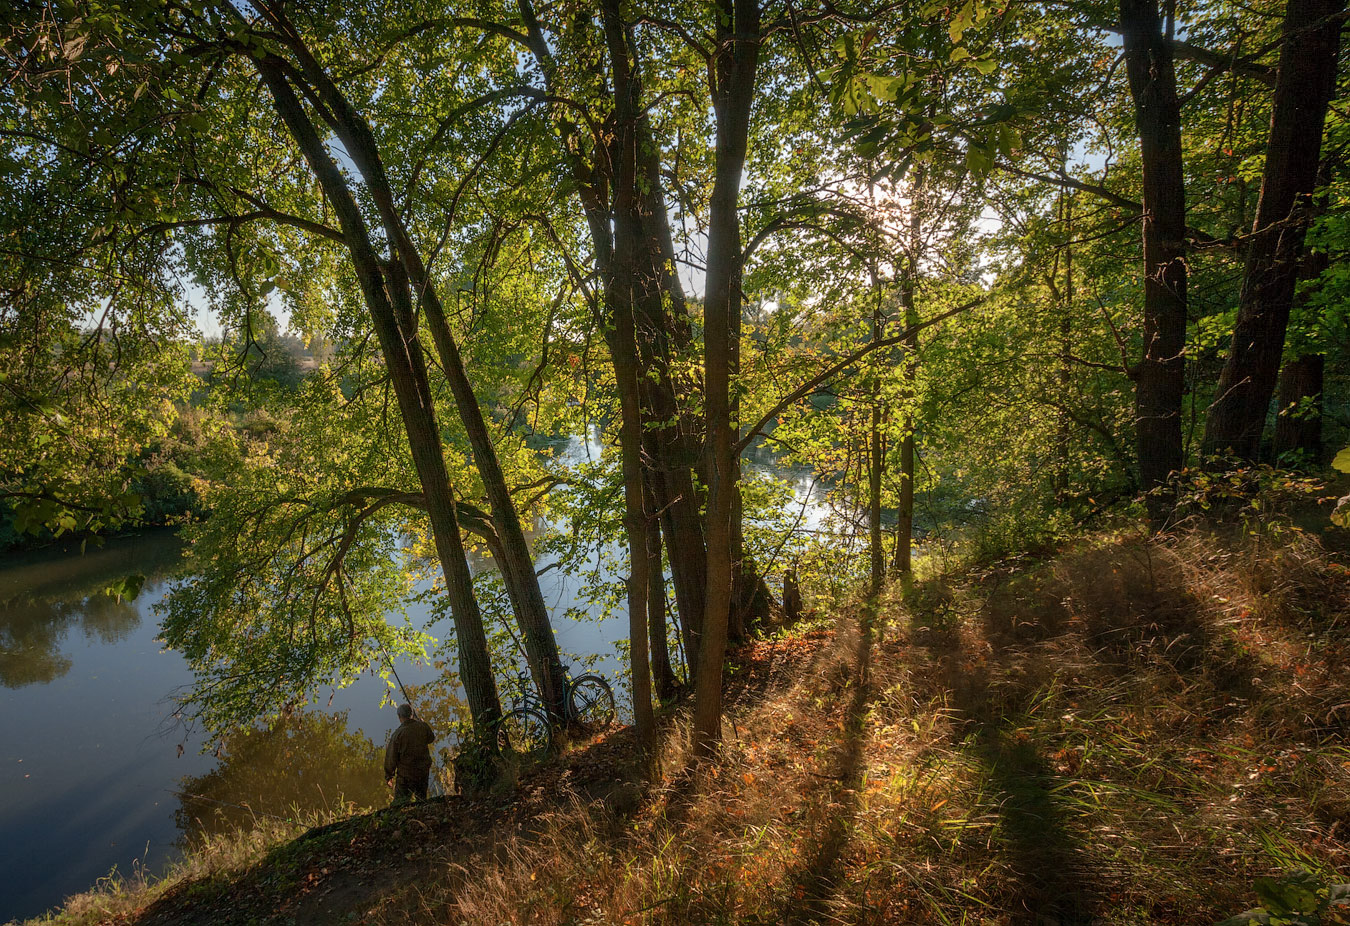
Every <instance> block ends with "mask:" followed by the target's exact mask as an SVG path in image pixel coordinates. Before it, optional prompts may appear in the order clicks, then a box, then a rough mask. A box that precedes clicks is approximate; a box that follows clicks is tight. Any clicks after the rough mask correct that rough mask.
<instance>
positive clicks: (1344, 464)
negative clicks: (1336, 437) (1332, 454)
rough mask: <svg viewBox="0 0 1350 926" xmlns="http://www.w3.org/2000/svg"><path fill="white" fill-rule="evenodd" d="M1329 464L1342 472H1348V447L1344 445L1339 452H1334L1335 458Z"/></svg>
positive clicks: (1349, 471) (1349, 457)
mask: <svg viewBox="0 0 1350 926" xmlns="http://www.w3.org/2000/svg"><path fill="white" fill-rule="evenodd" d="M1331 466H1332V468H1333V469H1338V470H1340V471H1341V472H1343V473H1350V447H1346V448H1345V449H1344V450H1342V451H1341V452H1340V453H1338V454H1336V458H1335V459H1334V460H1332V461H1331Z"/></svg>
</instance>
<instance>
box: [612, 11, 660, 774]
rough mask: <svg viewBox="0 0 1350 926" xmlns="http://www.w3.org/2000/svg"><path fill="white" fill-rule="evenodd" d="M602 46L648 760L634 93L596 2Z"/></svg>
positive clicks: (636, 688)
mask: <svg viewBox="0 0 1350 926" xmlns="http://www.w3.org/2000/svg"><path fill="white" fill-rule="evenodd" d="M601 15H602V18H603V20H604V29H605V40H606V44H607V45H608V46H609V53H610V59H611V69H612V70H611V73H612V76H613V81H614V100H615V114H614V122H615V125H614V143H613V145H612V146H611V151H612V152H613V157H614V161H615V175H614V256H613V260H612V263H611V272H610V275H609V278H608V280H607V281H606V284H607V295H606V300H605V302H606V307H607V309H608V310H609V316H610V317H609V320H608V321H609V322H610V323H611V324H612V327H611V328H610V330H609V342H610V353H611V355H612V358H613V363H614V384H615V386H616V387H617V389H618V391H619V407H620V412H621V416H622V421H621V423H620V432H619V451H620V459H621V461H622V469H623V495H624V530H625V533H626V534H627V535H628V638H629V647H630V649H629V657H630V658H629V663H630V666H629V667H630V670H631V671H632V677H633V718H634V725H635V726H636V728H637V736H638V742H639V744H640V747H641V749H642V750H643V752H644V753H646V754H648V755H650V754H652V753H653V752H654V750H655V746H656V721H655V717H654V715H653V713H652V682H651V672H650V668H649V660H648V652H647V632H648V631H647V580H648V570H649V566H648V560H647V555H648V554H647V549H648V542H647V526H648V517H647V512H646V511H645V506H644V483H645V480H644V476H643V466H642V445H643V422H642V394H641V385H640V380H641V378H642V373H641V369H640V366H639V362H638V346H637V309H636V306H635V304H634V303H635V301H636V300H635V296H636V280H635V274H634V259H635V251H636V245H637V243H638V239H639V235H640V229H639V227H638V211H639V202H638V193H637V125H636V122H637V115H636V114H637V107H638V105H639V101H638V100H637V99H636V98H635V92H636V89H637V88H636V86H635V85H634V84H633V82H632V81H631V80H630V70H629V54H628V34H627V29H626V28H625V27H624V24H623V21H622V19H621V18H620V15H619V3H618V0H603V2H602V3H601Z"/></svg>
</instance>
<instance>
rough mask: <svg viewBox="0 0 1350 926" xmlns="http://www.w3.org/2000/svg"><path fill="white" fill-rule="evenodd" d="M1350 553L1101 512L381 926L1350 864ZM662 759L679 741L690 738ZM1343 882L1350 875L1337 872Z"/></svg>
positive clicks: (876, 633)
mask: <svg viewBox="0 0 1350 926" xmlns="http://www.w3.org/2000/svg"><path fill="white" fill-rule="evenodd" d="M1347 614H1350V569H1346V567H1345V566H1344V564H1343V563H1341V562H1338V561H1337V559H1336V558H1334V557H1332V556H1330V555H1328V554H1327V553H1326V552H1324V551H1323V550H1322V549H1321V547H1320V546H1319V545H1318V543H1317V541H1316V540H1314V539H1312V538H1310V537H1307V536H1305V535H1302V534H1300V533H1298V532H1288V533H1285V534H1283V535H1281V536H1280V537H1278V538H1277V539H1276V540H1275V541H1272V540H1271V538H1269V537H1242V538H1240V539H1237V540H1232V539H1229V540H1224V539H1222V538H1219V537H1215V536H1211V535H1204V534H1200V533H1192V534H1187V535H1185V536H1179V537H1173V538H1171V539H1168V540H1166V541H1149V540H1146V539H1144V538H1143V537H1140V536H1137V535H1136V536H1131V535H1124V536H1114V537H1107V538H1096V539H1094V540H1093V541H1091V542H1086V541H1085V542H1083V543H1082V544H1080V545H1079V546H1077V547H1075V548H1073V549H1069V550H1065V551H1062V552H1061V553H1060V554H1058V555H1056V556H1053V557H1048V558H1045V559H1042V560H1040V561H1035V562H1025V561H1024V562H1020V563H1013V564H1005V565H1002V566H999V567H996V568H992V569H988V570H986V571H985V572H983V573H981V574H978V575H974V576H971V575H966V576H962V577H959V578H957V577H941V576H938V577H931V578H929V579H927V580H925V581H921V582H919V583H918V584H917V585H916V586H915V587H913V588H912V589H910V590H909V591H908V592H905V593H902V592H900V591H899V590H896V591H895V592H894V593H893V597H892V598H891V599H890V600H888V601H886V602H884V603H883V604H882V606H881V609H880V614H879V615H878V616H877V617H875V618H873V619H869V618H867V616H866V614H865V613H864V612H863V611H862V610H861V608H860V607H859V608H855V613H853V614H849V615H845V616H844V617H843V618H842V619H841V621H840V625H839V627H840V630H839V633H838V634H837V635H836V636H835V637H834V639H833V640H832V642H831V644H830V645H829V646H827V647H826V648H825V649H823V650H822V651H821V652H820V653H819V654H818V655H817V656H816V657H815V658H814V660H813V661H812V663H811V665H810V668H809V670H808V671H805V672H804V673H803V674H802V675H801V677H800V679H799V681H798V682H797V683H796V684H795V685H794V686H792V687H791V689H790V690H787V691H783V692H781V693H779V694H777V695H774V696H771V697H769V698H767V699H765V700H763V701H761V702H759V703H757V704H754V705H753V706H749V707H747V708H746V709H745V710H744V711H743V712H741V713H740V714H739V715H738V716H735V722H734V729H733V727H732V726H730V725H729V726H728V736H729V744H728V747H727V749H726V753H725V755H724V758H723V761H722V762H720V763H719V764H718V765H716V766H715V767H704V768H701V769H698V770H696V771H694V772H692V773H687V774H685V775H684V776H677V777H673V778H667V779H665V780H663V781H661V782H660V783H659V784H658V785H657V786H655V787H653V788H652V789H651V790H650V791H649V793H648V794H647V796H646V799H645V801H643V802H642V803H641V806H640V808H639V809H638V810H637V811H636V812H635V813H633V814H631V815H623V814H614V813H610V812H607V811H606V810H604V809H603V808H601V807H599V806H598V805H591V806H587V805H581V804H577V805H575V806H572V807H569V808H564V809H561V810H558V811H556V812H555V813H553V814H552V815H550V816H549V818H548V819H547V820H546V821H545V822H544V823H543V825H542V826H540V827H539V828H537V829H534V830H533V831H532V832H531V833H530V834H528V835H525V836H519V837H516V838H510V839H506V840H504V841H503V842H502V843H501V844H499V845H497V846H496V847H495V850H494V853H493V854H492V855H491V857H480V858H478V859H477V860H475V861H474V862H473V863H463V862H462V863H460V864H459V866H458V867H457V868H456V869H455V871H454V872H453V876H452V877H450V878H447V879H445V880H444V881H440V882H432V883H427V884H424V885H422V886H421V887H420V888H419V889H418V890H417V891H416V892H405V893H404V894H402V895H401V896H400V897H399V898H398V900H397V902H390V903H387V904H386V906H385V907H383V908H382V912H381V911H370V912H373V913H375V914H376V918H378V919H381V920H384V921H386V922H396V921H411V922H464V923H492V924H507V923H512V924H514V923H531V924H578V923H672V924H674V923H730V922H737V923H765V924H768V923H792V922H803V923H805V922H847V923H914V922H933V923H1046V924H1049V923H1063V924H1068V923H1083V924H1087V923H1155V922H1164V923H1169V922H1175V923H1183V922H1184V923H1197V922H1200V923H1203V922H1207V921H1208V922H1213V921H1216V920H1218V919H1222V918H1223V917H1225V916H1228V915H1231V914H1233V913H1235V912H1238V911H1240V910H1242V909H1245V908H1247V907H1250V906H1253V905H1255V900H1254V898H1253V896H1252V893H1251V884H1252V881H1253V879H1254V878H1256V877H1257V876H1261V875H1268V874H1272V873H1278V872H1279V871H1281V870H1283V869H1288V868H1293V867H1299V868H1306V869H1309V870H1312V871H1314V872H1317V873H1319V874H1321V875H1322V876H1324V877H1326V878H1333V877H1337V873H1338V872H1339V874H1340V875H1341V876H1343V875H1345V874H1348V873H1350V870H1348V869H1350V866H1347V855H1346V848H1347V838H1348V837H1350V749H1347V748H1346V745H1345V742H1344V734H1345V732H1346V721H1347V719H1348V718H1350V675H1348V674H1347V672H1346V670H1347V668H1350V652H1347V650H1346V648H1345V633H1344V631H1345V629H1346V628H1345V626H1344V621H1345V619H1346V615H1347ZM664 760H665V761H664V767H666V768H681V767H683V765H684V760H685V756H684V753H683V745H682V737H681V735H680V733H679V732H678V730H677V732H676V733H675V734H674V735H673V736H672V738H671V742H670V743H669V744H668V746H667V754H666V756H665V757H664ZM1342 880H1344V878H1343V877H1342Z"/></svg>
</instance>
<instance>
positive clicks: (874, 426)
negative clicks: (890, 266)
mask: <svg viewBox="0 0 1350 926" xmlns="http://www.w3.org/2000/svg"><path fill="white" fill-rule="evenodd" d="M911 206H912V203H911ZM870 273H871V277H872V289H873V294H874V298H875V300H876V304H875V305H874V306H873V307H872V340H873V341H880V340H881V336H882V333H883V327H884V326H883V318H882V305H881V299H882V289H881V279H880V275H879V274H878V271H877V267H876V266H875V265H873V266H872V267H871V270H870ZM869 365H870V366H872V367H873V377H872V388H871V391H872V408H871V412H870V414H869V415H868V453H867V462H868V467H867V537H868V551H869V552H870V554H871V567H872V568H871V578H872V583H871V584H872V594H873V595H876V594H878V593H879V592H880V591H881V587H882V586H883V585H885V584H886V551H885V550H884V549H883V548H882V540H881V478H882V476H883V475H884V474H885V469H886V457H885V448H884V446H883V440H882V435H881V422H882V410H881V371H880V370H879V369H877V364H876V358H873V361H872V363H871V364H869Z"/></svg>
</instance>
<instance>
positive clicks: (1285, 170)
mask: <svg viewBox="0 0 1350 926" xmlns="http://www.w3.org/2000/svg"><path fill="white" fill-rule="evenodd" d="M1344 9H1345V0H1289V4H1288V6H1287V7H1286V8H1285V15H1284V27H1283V35H1284V45H1283V47H1282V48H1281V49H1280V70H1279V73H1278V75H1277V76H1276V78H1275V96H1274V102H1273V105H1272V107H1271V116H1270V141H1269V144H1268V145H1267V146H1266V166H1265V173H1264V175H1263V176H1262V179H1261V198H1260V200H1259V201H1258V202H1257V206H1256V221H1255V222H1254V224H1253V226H1252V238H1251V242H1250V244H1248V246H1247V265H1246V273H1245V276H1244V278H1243V281H1242V295H1241V297H1240V299H1239V301H1238V316H1237V324H1236V325H1235V326H1234V328H1233V342H1232V346H1231V348H1230V350H1229V353H1228V360H1227V361H1226V362H1225V363H1224V367H1223V372H1222V373H1221V374H1220V375H1219V384H1218V387H1217V389H1216V392H1215V396H1216V397H1215V399H1214V404H1213V405H1212V406H1211V407H1210V413H1209V418H1208V420H1207V421H1206V422H1205V439H1204V449H1205V452H1206V453H1207V454H1222V453H1229V452H1231V453H1232V454H1234V455H1235V456H1237V457H1239V458H1240V459H1244V460H1255V459H1256V458H1257V455H1258V453H1259V451H1260V446H1261V435H1262V433H1263V432H1264V431H1265V426H1266V416H1267V413H1268V412H1269V410H1270V397H1271V394H1272V392H1273V391H1274V389H1275V380H1276V377H1277V376H1278V375H1279V368H1280V356H1281V354H1282V353H1283V351H1284V337H1285V329H1286V328H1287V326H1288V324H1289V310H1290V308H1291V306H1292V304H1293V301H1294V289H1295V286H1296V284H1297V282H1298V272H1299V260H1300V257H1301V255H1302V252H1303V238H1304V233H1305V232H1306V231H1307V227H1308V216H1309V213H1310V211H1311V209H1310V204H1309V202H1308V200H1309V198H1310V196H1311V194H1312V192H1313V189H1314V188H1315V187H1316V184H1317V168H1318V159H1319V156H1320V153H1321V150H1322V129H1323V126H1324V124H1325V122H1326V114H1327V106H1328V104H1329V103H1330V102H1331V97H1332V94H1333V93H1334V91H1335V89H1336V56H1337V52H1338V50H1339V48H1340V36H1341V17H1340V15H1339V14H1340V13H1341V11H1342V10H1344Z"/></svg>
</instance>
